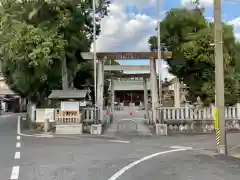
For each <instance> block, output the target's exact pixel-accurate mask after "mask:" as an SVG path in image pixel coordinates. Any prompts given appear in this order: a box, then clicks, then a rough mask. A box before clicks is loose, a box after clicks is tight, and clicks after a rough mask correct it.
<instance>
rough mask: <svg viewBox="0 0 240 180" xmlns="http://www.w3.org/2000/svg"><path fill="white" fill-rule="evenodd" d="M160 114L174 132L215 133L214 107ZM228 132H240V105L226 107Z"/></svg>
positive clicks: (169, 110) (161, 111) (168, 109)
mask: <svg viewBox="0 0 240 180" xmlns="http://www.w3.org/2000/svg"><path fill="white" fill-rule="evenodd" d="M157 111H158V114H160V116H161V118H163V119H164V121H165V123H166V124H167V125H168V130H170V131H174V132H213V131H214V120H213V119H214V106H211V107H201V108H193V107H189V106H185V107H180V108H175V107H163V108H158V109H157ZM225 120H226V130H228V131H239V132H240V104H236V105H235V106H229V107H225Z"/></svg>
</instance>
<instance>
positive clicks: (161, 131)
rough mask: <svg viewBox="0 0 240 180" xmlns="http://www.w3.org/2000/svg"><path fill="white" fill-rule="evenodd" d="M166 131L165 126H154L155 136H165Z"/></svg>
mask: <svg viewBox="0 0 240 180" xmlns="http://www.w3.org/2000/svg"><path fill="white" fill-rule="evenodd" d="M167 130H168V127H167V124H156V134H158V135H163V136H166V135H167Z"/></svg>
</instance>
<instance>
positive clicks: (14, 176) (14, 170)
mask: <svg viewBox="0 0 240 180" xmlns="http://www.w3.org/2000/svg"><path fill="white" fill-rule="evenodd" d="M18 176H19V166H13V168H12V174H11V177H10V179H18Z"/></svg>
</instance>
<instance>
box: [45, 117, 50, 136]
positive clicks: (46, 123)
mask: <svg viewBox="0 0 240 180" xmlns="http://www.w3.org/2000/svg"><path fill="white" fill-rule="evenodd" d="M48 129H49V119H45V120H44V132H45V133H47V132H48Z"/></svg>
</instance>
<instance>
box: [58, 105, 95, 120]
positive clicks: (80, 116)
mask: <svg viewBox="0 0 240 180" xmlns="http://www.w3.org/2000/svg"><path fill="white" fill-rule="evenodd" d="M98 115H99V110H98V109H97V110H96V113H95V109H94V107H86V108H81V110H80V112H79V113H74V114H69V113H68V114H64V113H62V112H61V111H60V110H59V109H55V121H56V124H80V123H82V122H84V121H89V122H90V121H94V120H95V119H96V118H95V116H96V117H98Z"/></svg>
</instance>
